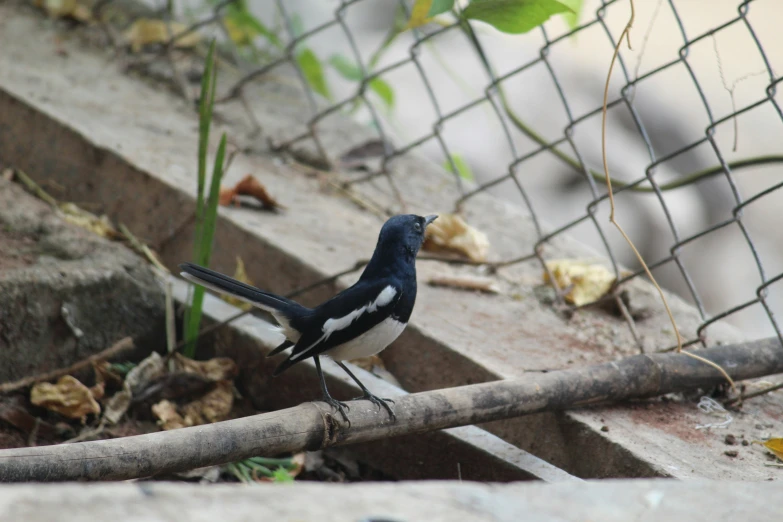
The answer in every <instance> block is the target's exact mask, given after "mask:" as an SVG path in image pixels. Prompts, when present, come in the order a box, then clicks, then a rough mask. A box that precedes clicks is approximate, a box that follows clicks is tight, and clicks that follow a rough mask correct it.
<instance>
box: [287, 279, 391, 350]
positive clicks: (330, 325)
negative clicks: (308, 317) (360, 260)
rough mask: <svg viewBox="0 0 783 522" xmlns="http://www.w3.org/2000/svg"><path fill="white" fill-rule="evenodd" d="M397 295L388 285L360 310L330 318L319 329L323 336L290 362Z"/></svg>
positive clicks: (386, 303)
mask: <svg viewBox="0 0 783 522" xmlns="http://www.w3.org/2000/svg"><path fill="white" fill-rule="evenodd" d="M396 295H397V289H396V288H394V287H393V286H392V285H388V286H387V287H386V288H384V289H383V290H381V293H380V294H378V297H376V298H375V301H372V302H371V303H367V304H366V305H364V306H362V307H361V308H357V309H356V310H354V311H353V312H351V313H349V314H347V315H344V316H343V317H336V318H330V319H327V320H326V322H325V323H324V325H323V328H321V331H323V333H324V334H323V335H322V336H321V337H319V338H318V340H317V341H315V342H314V343H313V344H311V345H310V346H308V347H307V348H305V349H304V350H302V351H301V352H299V353H298V354H296V355H294V356H293V357H291V360H292V361H295V360H297V359H301V358H302V357H304V356H305V355H307V352H309V351H310V350H312V349H313V347H315V346H317V345H318V344H320V343H322V342H323V341H325V340H327V339H329V337H330V336H331V335H332V334H333V333H334V332H337V331H340V330H343V329H345V328H348V327H349V326H351V324H352V323H353V322H354V321H355V320H356V319H358V318H359V317H361V315H362V314H364V313H365V312H366V313H373V312H377V311H378V308H380V307H383V306H386V305H388V304H389V303H391V302H392V300H393V299H394V298H395V297H396Z"/></svg>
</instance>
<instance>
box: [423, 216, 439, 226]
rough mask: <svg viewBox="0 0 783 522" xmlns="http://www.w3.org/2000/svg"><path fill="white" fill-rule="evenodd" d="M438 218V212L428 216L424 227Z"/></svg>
mask: <svg viewBox="0 0 783 522" xmlns="http://www.w3.org/2000/svg"><path fill="white" fill-rule="evenodd" d="M436 219H438V215H437V214H432V215H431V216H426V217H425V218H424V228H427V225H429V224H430V223H432V222H433V221H435V220H436Z"/></svg>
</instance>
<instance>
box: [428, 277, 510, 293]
mask: <svg viewBox="0 0 783 522" xmlns="http://www.w3.org/2000/svg"><path fill="white" fill-rule="evenodd" d="M427 282H428V283H429V284H431V285H432V286H447V287H450V288H459V289H461V290H478V291H480V292H486V293H488V294H499V293H500V287H499V286H498V285H497V282H496V281H495V280H494V279H492V278H489V277H476V276H465V275H460V276H447V275H442V276H433V277H431V278H430V279H429V281H427Z"/></svg>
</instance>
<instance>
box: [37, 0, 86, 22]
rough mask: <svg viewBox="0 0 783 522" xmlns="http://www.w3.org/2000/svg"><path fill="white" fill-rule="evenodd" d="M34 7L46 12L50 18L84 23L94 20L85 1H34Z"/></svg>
mask: <svg viewBox="0 0 783 522" xmlns="http://www.w3.org/2000/svg"><path fill="white" fill-rule="evenodd" d="M33 5H34V6H35V7H38V8H41V9H43V10H44V11H46V14H47V15H49V17H50V18H72V19H74V20H76V21H77V22H82V23H87V22H90V21H92V19H93V16H92V9H91V8H90V6H89V5H88V4H87V2H86V1H85V0H33Z"/></svg>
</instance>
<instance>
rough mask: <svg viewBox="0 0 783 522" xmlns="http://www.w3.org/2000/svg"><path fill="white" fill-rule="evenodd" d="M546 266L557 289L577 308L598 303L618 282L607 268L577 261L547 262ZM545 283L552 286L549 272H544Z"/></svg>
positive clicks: (559, 260) (560, 260)
mask: <svg viewBox="0 0 783 522" xmlns="http://www.w3.org/2000/svg"><path fill="white" fill-rule="evenodd" d="M546 266H547V268H548V269H549V272H551V274H552V277H553V278H554V280H555V282H556V283H557V287H558V288H560V289H561V290H562V291H563V292H565V293H564V294H563V297H564V298H565V300H566V301H568V302H569V303H571V304H574V305H576V306H584V305H586V304H590V303H594V302H596V301H598V300H599V299H601V298H602V297H603V296H605V295H606V294H607V293H608V292H609V291H610V290H611V289H612V286H613V285H614V282H615V280H616V278H615V276H614V274H613V273H612V272H610V271H609V270H608V269H607V268H606V267H605V266H603V265H599V264H591V263H587V262H584V261H579V260H575V259H558V260H554V261H547V263H546ZM544 282H545V283H549V284H552V281H551V279H550V277H549V273H548V272H544ZM552 286H554V285H552Z"/></svg>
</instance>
